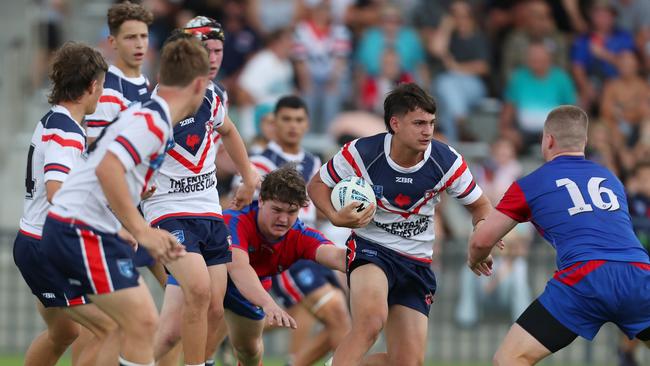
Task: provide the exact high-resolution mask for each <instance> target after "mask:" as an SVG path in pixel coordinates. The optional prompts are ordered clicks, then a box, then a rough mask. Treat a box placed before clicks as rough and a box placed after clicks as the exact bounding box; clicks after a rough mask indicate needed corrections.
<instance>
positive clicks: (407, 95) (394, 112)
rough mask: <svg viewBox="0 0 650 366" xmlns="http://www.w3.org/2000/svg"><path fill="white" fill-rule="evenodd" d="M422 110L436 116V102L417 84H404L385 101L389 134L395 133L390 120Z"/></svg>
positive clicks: (389, 94)
mask: <svg viewBox="0 0 650 366" xmlns="http://www.w3.org/2000/svg"><path fill="white" fill-rule="evenodd" d="M418 108H420V109H421V110H423V111H425V112H427V113H431V114H435V113H436V109H437V108H436V102H435V100H433V97H431V96H430V95H429V93H427V92H426V91H424V89H422V88H420V87H419V86H418V85H417V84H415V83H403V84H400V85H398V86H397V87H396V88H395V89H393V91H391V92H390V93H388V95H387V96H386V100H384V123H385V124H386V129H387V130H388V132H389V133H391V134H392V133H395V131H393V129H392V128H391V127H390V119H391V118H392V117H393V116H400V117H402V116H404V115H405V114H407V113H408V112H413V111H414V110H416V109H418Z"/></svg>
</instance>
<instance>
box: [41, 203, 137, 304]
mask: <svg viewBox="0 0 650 366" xmlns="http://www.w3.org/2000/svg"><path fill="white" fill-rule="evenodd" d="M41 248H42V251H43V254H44V255H45V257H46V258H47V260H49V261H50V262H51V263H52V264H53V267H54V269H55V270H56V275H57V276H58V277H62V278H64V279H65V282H64V284H63V286H64V287H63V290H64V293H65V295H66V297H67V298H69V299H72V298H77V297H79V296H82V295H85V294H96V295H102V294H107V293H111V292H114V291H118V290H122V289H126V288H130V287H136V286H138V279H139V278H140V274H139V273H138V270H137V269H136V268H135V267H134V266H133V248H132V247H131V246H130V245H129V244H128V243H126V242H125V241H124V240H122V239H120V238H119V237H118V236H117V234H108V233H104V232H101V231H98V230H95V229H93V228H92V227H90V226H88V225H85V224H83V223H82V222H80V221H79V220H73V219H67V218H61V217H58V216H55V215H53V214H51V213H50V214H49V215H48V217H47V219H46V220H45V226H44V227H43V238H42V239H41Z"/></svg>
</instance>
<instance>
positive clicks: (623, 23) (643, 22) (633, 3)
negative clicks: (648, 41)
mask: <svg viewBox="0 0 650 366" xmlns="http://www.w3.org/2000/svg"><path fill="white" fill-rule="evenodd" d="M614 7H615V8H616V12H617V17H616V24H617V25H618V26H619V27H620V28H621V29H623V30H625V31H627V32H629V33H632V34H634V33H636V32H637V31H638V30H639V29H641V28H643V27H647V26H650V1H647V0H616V1H615V2H614Z"/></svg>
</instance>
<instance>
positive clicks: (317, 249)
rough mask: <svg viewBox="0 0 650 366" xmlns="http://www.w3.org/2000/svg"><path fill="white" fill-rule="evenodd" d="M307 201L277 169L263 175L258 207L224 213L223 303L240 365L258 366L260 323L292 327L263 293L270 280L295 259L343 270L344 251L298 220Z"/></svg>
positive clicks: (290, 172)
mask: <svg viewBox="0 0 650 366" xmlns="http://www.w3.org/2000/svg"><path fill="white" fill-rule="evenodd" d="M307 202H308V199H307V192H306V188H305V181H304V179H303V178H302V176H301V175H300V173H298V172H297V171H296V170H295V169H294V168H292V167H283V168H280V169H277V170H275V171H273V172H271V173H269V174H268V175H266V177H265V179H264V181H263V182H262V187H261V189H260V200H259V202H254V203H253V204H251V205H250V206H248V207H246V208H244V209H243V210H239V211H235V210H226V211H225V212H224V218H225V220H226V222H227V223H228V228H229V229H230V234H231V235H232V247H233V254H232V259H233V261H232V262H231V263H229V264H228V275H229V279H228V288H227V290H226V297H225V299H224V308H225V309H226V312H225V319H226V322H227V324H228V330H229V336H230V340H231V342H232V344H233V346H234V348H235V352H236V354H237V358H238V359H239V362H240V363H241V364H242V365H244V366H257V365H259V364H260V361H261V359H262V354H263V344H262V331H263V330H264V326H265V324H266V323H268V324H270V325H278V326H282V327H288V328H296V326H297V325H296V322H295V320H294V319H293V318H291V316H289V315H288V314H287V313H286V312H285V311H284V310H282V308H281V307H280V306H278V304H276V303H275V301H274V300H273V298H272V297H271V295H270V294H269V293H268V290H269V289H270V287H271V276H273V275H275V274H278V273H280V272H282V271H284V270H285V269H287V268H289V267H290V266H291V264H293V263H295V262H296V261H298V260H300V259H308V260H314V261H316V262H318V263H320V264H322V265H324V266H326V267H329V268H332V269H337V270H340V271H343V270H344V269H345V249H343V248H337V247H335V246H334V245H332V242H330V241H329V240H328V239H327V238H325V236H323V234H322V233H320V232H319V231H317V230H314V229H312V228H309V227H307V226H306V225H305V224H304V223H303V222H302V221H301V220H300V219H298V212H299V211H300V209H301V207H304V206H305V205H306V204H307Z"/></svg>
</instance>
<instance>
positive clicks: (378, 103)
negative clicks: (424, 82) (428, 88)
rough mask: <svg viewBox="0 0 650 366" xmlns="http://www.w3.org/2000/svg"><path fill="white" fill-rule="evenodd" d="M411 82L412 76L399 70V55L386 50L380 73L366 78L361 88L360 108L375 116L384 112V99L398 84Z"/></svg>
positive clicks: (390, 49)
mask: <svg viewBox="0 0 650 366" xmlns="http://www.w3.org/2000/svg"><path fill="white" fill-rule="evenodd" d="M410 82H413V76H412V75H411V74H409V73H408V72H404V71H402V69H401V68H400V60H399V55H398V54H397V52H395V50H394V49H392V48H386V49H385V50H384V54H383V55H382V60H381V73H380V74H379V76H377V77H367V78H366V79H365V80H364V84H363V85H362V86H361V93H359V96H360V105H361V108H362V109H364V110H367V111H370V112H374V113H376V114H377V115H382V113H383V112H384V98H385V97H386V95H387V94H388V93H389V92H390V91H391V90H393V89H394V88H395V87H396V86H397V85H398V84H400V83H410Z"/></svg>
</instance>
